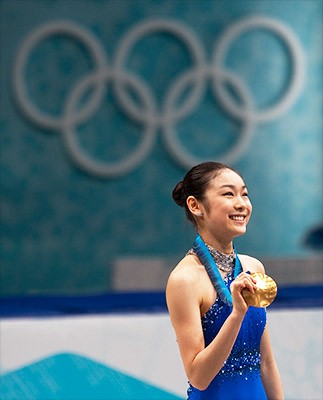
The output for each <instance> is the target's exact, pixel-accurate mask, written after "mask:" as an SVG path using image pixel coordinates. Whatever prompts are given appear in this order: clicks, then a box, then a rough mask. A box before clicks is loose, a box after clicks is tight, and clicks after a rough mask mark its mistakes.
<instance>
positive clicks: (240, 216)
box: [230, 215, 244, 221]
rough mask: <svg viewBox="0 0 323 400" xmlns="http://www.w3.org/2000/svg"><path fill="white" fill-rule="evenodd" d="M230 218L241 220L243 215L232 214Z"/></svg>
mask: <svg viewBox="0 0 323 400" xmlns="http://www.w3.org/2000/svg"><path fill="white" fill-rule="evenodd" d="M230 218H231V219H233V220H234V221H243V220H244V216H243V215H232V216H231V217H230Z"/></svg>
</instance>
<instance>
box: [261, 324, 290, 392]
mask: <svg viewBox="0 0 323 400" xmlns="http://www.w3.org/2000/svg"><path fill="white" fill-rule="evenodd" d="M260 353H261V379H262V382H263V385H264V388H265V391H266V395H267V398H268V400H283V399H284V392H283V386H282V382H281V379H280V374H279V371H278V367H277V364H276V361H275V357H274V354H273V351H272V348H271V344H270V338H269V331H268V327H267V326H266V328H265V331H264V333H263V335H262V339H261V343H260Z"/></svg>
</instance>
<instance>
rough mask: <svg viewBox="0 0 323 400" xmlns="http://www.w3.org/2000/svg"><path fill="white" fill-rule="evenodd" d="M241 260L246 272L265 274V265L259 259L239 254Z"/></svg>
mask: <svg viewBox="0 0 323 400" xmlns="http://www.w3.org/2000/svg"><path fill="white" fill-rule="evenodd" d="M239 258H240V261H241V264H242V268H243V270H244V271H250V272H262V273H263V274H264V273H265V267H264V265H263V264H262V262H261V261H259V260H258V259H257V258H254V257H251V256H248V255H245V254H239Z"/></svg>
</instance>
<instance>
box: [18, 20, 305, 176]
mask: <svg viewBox="0 0 323 400" xmlns="http://www.w3.org/2000/svg"><path fill="white" fill-rule="evenodd" d="M259 28H260V29H266V30H269V31H271V32H273V33H274V34H275V35H276V36H278V37H280V38H281V39H282V40H283V41H284V43H285V44H286V46H287V47H288V50H289V56H290V58H291V62H292V64H293V68H292V69H293V73H292V76H291V79H290V82H289V86H288V87H287V89H286V91H285V93H284V94H283V96H282V98H281V99H280V101H278V102H277V104H275V105H273V106H271V107H268V108H267V109H263V110H256V109H255V105H254V102H253V100H252V98H251V95H250V93H249V91H248V89H247V87H246V86H245V84H244V83H243V82H242V81H241V79H239V78H238V76H237V75H236V74H235V73H233V72H232V71H230V70H228V69H225V66H224V65H223V63H224V59H225V56H226V53H227V51H228V49H229V47H230V44H231V42H232V41H233V40H235V39H236V38H237V37H238V36H239V35H240V34H241V33H242V32H243V31H245V30H248V29H259ZM161 31H162V32H166V33H169V34H171V35H172V36H175V38H177V39H178V40H179V41H180V42H181V43H182V44H183V46H184V47H185V48H186V49H187V50H188V52H189V53H190V58H191V60H192V67H191V68H189V69H188V70H187V71H184V72H183V74H182V75H181V76H180V77H178V79H177V80H176V81H175V82H172V85H171V86H170V89H169V90H168V92H166V94H165V99H164V102H163V103H162V104H161V106H160V107H158V106H157V104H158V102H157V100H156V98H155V96H154V94H153V92H152V90H151V88H150V87H149V85H148V84H147V83H146V82H145V81H144V79H142V78H140V77H139V76H138V75H135V74H134V73H131V72H130V71H129V70H128V69H127V67H126V61H127V58H128V57H129V54H130V52H131V50H132V49H133V48H134V45H135V43H136V42H137V41H139V40H141V39H142V38H143V37H144V36H146V35H150V34H152V33H154V32H161ZM53 35H67V36H71V37H72V38H74V39H76V40H78V41H79V42H81V43H82V44H84V47H85V48H86V49H87V51H88V53H89V55H90V57H91V58H92V59H93V62H94V69H93V70H92V72H91V73H90V74H89V75H87V76H85V77H84V78H82V79H80V81H78V82H77V83H76V84H75V86H74V87H73V88H72V90H71V92H70V93H69V95H68V96H67V98H66V101H65V102H64V104H63V110H62V114H61V115H60V116H53V115H50V114H48V113H45V112H43V111H42V110H40V109H39V108H37V107H36V105H35V104H33V103H32V101H31V100H30V98H29V96H28V91H27V88H26V85H25V69H26V65H27V62H28V59H29V57H30V54H31V52H32V51H33V49H34V48H35V47H36V46H37V45H38V44H39V43H40V42H41V41H42V40H44V39H46V38H48V37H51V36H53ZM304 76H305V59H304V54H303V51H302V48H301V46H300V44H299V42H298V40H297V38H296V36H295V34H294V33H293V32H292V31H291V30H290V29H289V28H288V27H287V26H285V25H284V24H282V23H281V22H279V21H277V20H274V19H271V18H265V17H260V16H256V17H251V18H246V19H243V20H241V21H238V22H237V23H235V24H233V25H231V26H229V28H228V29H227V30H226V31H225V32H224V33H223V35H222V36H221V37H220V39H219V41H218V43H217V46H216V48H215V50H214V54H213V60H212V62H211V63H210V64H208V63H207V62H206V56H205V54H204V50H203V46H202V44H201V43H200V41H199V40H198V38H197V37H196V36H195V35H194V34H193V33H192V32H191V31H190V30H189V29H188V28H187V27H185V26H184V25H182V24H180V23H179V22H177V21H170V20H166V19H156V20H148V21H144V22H143V23H140V24H138V25H137V26H135V27H134V28H133V29H131V30H130V31H129V32H128V33H127V34H126V35H125V36H124V38H123V39H122V40H121V42H120V45H119V48H118V50H117V52H116V55H115V60H114V63H113V62H112V63H111V65H109V64H108V62H107V60H106V57H105V53H104V49H103V48H102V46H101V44H100V43H99V42H98V40H97V39H96V38H95V36H93V35H92V33H91V32H89V31H88V30H87V29H86V28H84V27H82V26H80V25H78V24H75V23H72V22H70V21H54V22H51V23H48V24H46V25H43V26H41V27H39V28H38V29H36V30H35V31H33V32H32V33H31V34H30V35H28V36H27V37H26V39H25V41H24V42H23V44H22V45H21V47H20V49H19V51H18V54H17V58H16V60H15V65H14V79H13V87H14V91H15V96H16V98H17V100H18V104H19V106H20V107H21V109H22V111H23V112H24V113H25V114H26V116H27V117H28V118H29V119H30V120H31V121H32V122H33V123H34V124H36V125H38V126H40V127H42V128H45V129H48V130H54V131H59V132H61V133H62V137H63V140H64V144H65V146H66V149H67V152H68V154H69V155H70V156H71V158H72V160H73V162H74V163H75V164H76V165H77V166H78V167H80V168H81V169H83V170H85V171H87V172H89V173H91V174H94V175H97V176H100V177H113V176H120V175H123V174H126V173H128V172H130V171H131V170H132V169H134V168H135V167H137V166H138V165H139V164H140V163H141V162H142V161H143V159H144V158H145V157H146V156H147V154H148V153H149V151H151V149H152V146H153V144H154V143H155V139H156V134H157V131H158V129H160V130H161V132H162V133H163V134H164V139H165V144H166V146H167V148H168V150H169V151H170V153H171V154H172V155H173V156H174V158H175V159H176V160H177V161H178V162H179V163H180V164H181V165H183V166H184V167H185V168H189V167H191V166H192V165H194V164H196V163H198V162H202V161H204V160H203V159H202V158H199V157H197V156H196V155H193V154H191V153H190V152H189V151H188V150H186V149H185V148H184V146H183V144H182V143H181V142H180V141H179V139H178V137H177V135H176V130H175V125H176V123H178V122H179V121H180V120H182V119H183V118H185V117H187V116H188V115H189V114H190V113H192V112H193V111H194V109H195V108H196V106H197V105H198V103H199V101H200V100H201V97H202V95H203V93H204V91H205V87H206V82H207V80H211V84H212V89H213V96H214V99H216V100H217V101H218V102H219V103H220V105H222V106H223V108H224V109H225V110H226V111H227V113H228V114H229V115H231V116H232V117H233V118H235V119H236V120H238V121H240V122H241V127H242V128H241V132H240V133H239V135H237V140H236V143H235V145H234V146H232V148H231V149H230V150H229V151H227V152H226V153H225V154H222V157H220V159H221V161H223V162H225V163H228V164H232V163H234V162H236V161H237V160H238V159H239V158H240V157H241V156H242V155H243V154H244V152H245V151H246V150H247V148H248V145H249V143H250V140H251V138H252V135H253V133H254V131H255V125H256V123H261V122H268V121H272V120H274V119H276V118H279V117H280V116H281V115H283V114H284V113H285V112H287V110H288V109H289V108H290V107H291V106H292V105H293V103H294V102H295V101H296V99H297V97H298V95H299V93H300V90H301V88H302V86H303V81H304ZM107 81H111V82H112V85H111V87H112V89H113V94H114V95H115V96H116V100H117V104H118V106H119V107H121V108H122V110H123V111H124V112H125V113H126V115H127V116H128V117H129V118H131V119H132V120H134V121H136V122H137V123H139V124H141V125H142V126H143V137H142V140H141V142H140V144H139V145H138V146H137V148H136V149H134V150H133V152H132V153H131V154H130V155H127V156H125V157H124V158H122V159H121V160H118V161H117V162H106V161H98V160H95V159H94V158H93V157H91V156H89V155H88V154H86V153H85V150H84V149H82V148H81V147H80V145H79V143H78V140H77V135H76V132H77V129H76V128H77V125H79V124H80V123H81V122H84V121H85V120H87V119H89V118H91V117H93V115H94V114H95V112H96V111H97V110H98V108H99V106H100V102H102V99H103V96H104V95H105V93H106V82H107ZM225 83H229V84H230V86H231V87H233V88H234V89H235V91H236V92H237V94H238V95H239V97H240V100H241V105H239V106H238V105H237V104H235V103H234V102H233V101H232V99H231V98H230V96H229V94H228V93H227V92H226V89H225ZM188 86H191V87H192V89H191V91H190V92H189V93H187V92H186V93H187V94H186V99H185V102H184V103H183V104H181V106H178V107H177V102H176V100H177V99H178V98H179V97H180V95H181V94H183V92H184V89H186V88H187V87H188ZM89 88H91V92H90V93H91V96H90V98H89V99H88V100H87V102H86V103H85V104H82V107H80V104H79V103H80V98H82V96H83V95H84V93H85V92H86V91H88V89H89ZM93 89H94V90H93ZM127 89H131V90H132V91H133V92H135V93H136V94H137V98H139V100H140V105H139V104H138V102H136V103H135V102H134V101H133V100H132V98H131V96H129V95H127Z"/></svg>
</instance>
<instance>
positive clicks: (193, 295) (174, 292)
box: [166, 267, 253, 390]
mask: <svg viewBox="0 0 323 400" xmlns="http://www.w3.org/2000/svg"><path fill="white" fill-rule="evenodd" d="M187 270H190V268H189V267H188V268H186V270H185V271H184V268H183V269H182V270H178V271H174V272H173V273H172V274H171V276H170V278H169V281H168V284H167V289H166V298H167V305H168V309H169V313H170V318H171V321H172V324H173V327H174V329H175V332H176V336H177V341H178V345H179V349H180V353H181V357H182V360H183V364H184V369H185V372H186V374H187V377H188V379H189V381H190V382H191V384H192V385H193V386H194V387H196V388H197V389H199V390H205V389H206V388H207V387H208V385H209V384H210V382H211V381H212V379H213V378H214V377H215V376H216V375H217V373H218V372H219V371H220V369H221V368H222V367H223V364H224V362H225V360H226V359H227V358H228V356H229V354H230V352H231V349H232V347H233V345H234V343H235V340H236V338H237V335H238V333H239V330H240V327H241V323H242V320H243V318H244V315H245V313H246V311H247V309H248V307H247V305H246V303H245V301H244V300H243V298H242V296H241V290H242V289H243V288H244V287H246V285H249V286H250V290H253V287H252V283H251V278H250V277H247V278H246V279H247V283H246V282H243V281H240V282H233V283H232V285H231V291H232V297H233V301H234V307H233V311H232V313H231V314H230V316H229V317H228V318H227V320H226V322H225V323H224V324H223V326H222V328H221V330H220V331H219V333H218V335H217V336H216V337H215V339H214V340H213V341H212V342H211V343H210V344H209V345H208V346H207V347H205V346H204V337H203V331H202V325H201V314H200V305H201V304H202V299H203V296H202V294H201V293H199V280H198V277H196V275H193V274H192V273H188V272H186V271H187Z"/></svg>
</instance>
